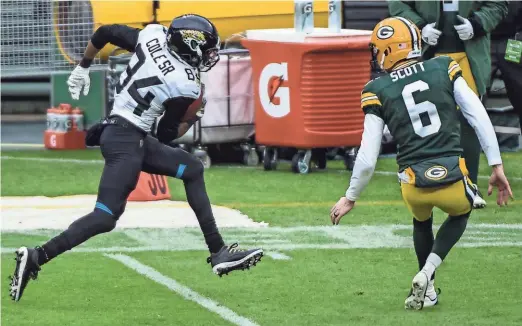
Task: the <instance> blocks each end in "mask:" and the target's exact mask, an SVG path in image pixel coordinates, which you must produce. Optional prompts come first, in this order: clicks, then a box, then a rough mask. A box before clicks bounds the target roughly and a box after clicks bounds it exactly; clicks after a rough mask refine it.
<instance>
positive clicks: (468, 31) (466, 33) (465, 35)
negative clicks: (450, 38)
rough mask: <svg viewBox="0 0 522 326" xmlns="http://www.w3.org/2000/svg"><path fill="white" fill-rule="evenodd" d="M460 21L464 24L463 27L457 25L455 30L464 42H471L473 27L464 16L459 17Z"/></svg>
mask: <svg viewBox="0 0 522 326" xmlns="http://www.w3.org/2000/svg"><path fill="white" fill-rule="evenodd" d="M457 18H458V20H459V21H460V22H461V23H462V24H461V25H455V26H454V27H455V30H456V31H457V33H458V34H459V37H460V39H461V40H463V41H467V40H471V39H472V38H473V35H474V34H473V25H471V23H470V21H469V20H468V19H466V18H464V17H462V16H459V15H457Z"/></svg>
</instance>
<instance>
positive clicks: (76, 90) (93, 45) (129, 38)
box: [67, 24, 140, 100]
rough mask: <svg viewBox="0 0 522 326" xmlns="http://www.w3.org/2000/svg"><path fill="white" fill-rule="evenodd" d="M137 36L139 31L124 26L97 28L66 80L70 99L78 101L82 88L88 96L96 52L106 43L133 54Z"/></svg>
mask: <svg viewBox="0 0 522 326" xmlns="http://www.w3.org/2000/svg"><path fill="white" fill-rule="evenodd" d="M139 34H140V29H137V28H132V27H129V26H125V25H118V24H114V25H104V26H101V27H100V28H98V29H97V30H96V32H94V34H93V35H92V37H91V40H90V41H89V43H88V44H87V48H86V49H85V52H84V54H83V58H82V60H81V61H80V64H79V65H78V66H76V68H74V70H73V71H72V72H71V75H70V76H69V79H67V85H68V86H69V93H70V94H71V97H72V98H73V99H74V100H78V99H79V98H80V92H81V90H82V88H83V95H84V96H86V95H87V94H89V87H90V85H91V80H90V78H89V67H90V66H91V63H92V61H93V60H94V58H95V57H96V55H97V54H98V52H100V50H101V49H103V47H104V46H105V45H106V44H107V43H111V44H113V45H116V46H118V47H120V48H123V49H125V50H127V51H130V52H134V49H135V48H136V45H137V44H138V36H139Z"/></svg>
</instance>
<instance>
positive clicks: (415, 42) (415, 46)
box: [395, 17, 420, 51]
mask: <svg viewBox="0 0 522 326" xmlns="http://www.w3.org/2000/svg"><path fill="white" fill-rule="evenodd" d="M395 18H397V19H399V20H401V21H402V22H403V23H405V24H406V26H408V28H409V29H410V34H411V37H412V39H413V40H412V41H413V42H412V43H413V44H412V46H413V51H419V50H420V49H419V37H418V35H417V31H416V30H415V26H413V24H412V23H410V21H409V20H407V19H405V18H402V17H395Z"/></svg>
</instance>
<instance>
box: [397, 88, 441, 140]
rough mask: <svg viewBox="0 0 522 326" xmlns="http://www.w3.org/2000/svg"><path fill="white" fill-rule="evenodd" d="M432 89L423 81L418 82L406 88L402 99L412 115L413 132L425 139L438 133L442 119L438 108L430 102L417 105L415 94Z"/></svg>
mask: <svg viewBox="0 0 522 326" xmlns="http://www.w3.org/2000/svg"><path fill="white" fill-rule="evenodd" d="M429 89H430V87H429V86H428V84H427V83H425V82H423V81H422V80H417V81H416V82H413V83H411V84H408V85H406V86H404V89H403V90H402V99H403V100H404V104H406V109H407V110H408V114H409V115H410V120H411V123H412V125H413V130H414V131H415V133H416V134H417V135H419V136H420V137H422V138H424V137H426V136H429V135H433V134H435V133H437V132H438V131H439V129H440V126H441V123H440V117H439V113H438V112H437V107H436V106H435V104H433V103H431V102H430V101H424V102H420V103H415V100H414V99H413V93H415V92H422V91H426V90H429Z"/></svg>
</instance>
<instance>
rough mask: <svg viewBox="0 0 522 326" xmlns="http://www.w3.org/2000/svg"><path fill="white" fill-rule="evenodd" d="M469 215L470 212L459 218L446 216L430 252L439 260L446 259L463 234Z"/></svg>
mask: <svg viewBox="0 0 522 326" xmlns="http://www.w3.org/2000/svg"><path fill="white" fill-rule="evenodd" d="M470 213H471V212H469V213H467V214H464V215H459V216H448V218H447V219H446V221H444V223H442V225H441V226H440V229H439V232H437V237H436V238H435V243H434V244H433V250H432V252H433V253H435V254H437V256H439V257H440V259H441V260H444V259H445V258H446V256H447V255H448V253H449V252H450V250H451V248H453V246H455V244H456V243H457V242H458V241H459V239H460V237H461V236H462V234H464V231H465V230H466V225H467V224H468V218H469V215H470Z"/></svg>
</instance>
